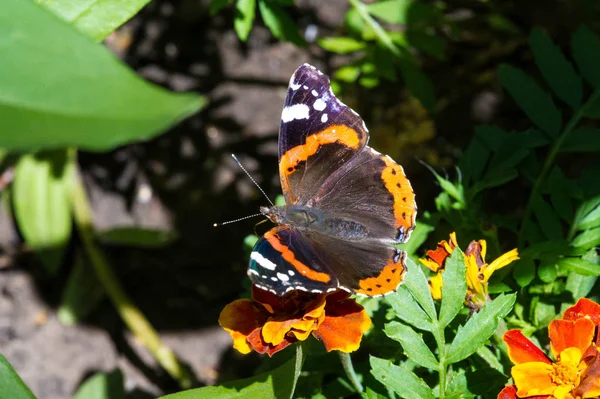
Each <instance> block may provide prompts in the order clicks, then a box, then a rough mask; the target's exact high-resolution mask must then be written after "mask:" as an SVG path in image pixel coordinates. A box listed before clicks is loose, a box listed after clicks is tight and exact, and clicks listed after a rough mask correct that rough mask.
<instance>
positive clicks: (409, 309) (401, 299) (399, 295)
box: [385, 285, 433, 331]
mask: <svg viewBox="0 0 600 399" xmlns="http://www.w3.org/2000/svg"><path fill="white" fill-rule="evenodd" d="M385 299H386V300H387V302H388V303H389V304H390V306H391V307H392V309H393V310H394V313H395V314H396V316H397V317H398V318H399V319H400V320H402V321H404V322H406V323H408V324H411V325H413V326H415V327H417V328H419V329H421V330H425V331H431V330H432V328H433V325H432V323H431V319H430V318H429V316H427V313H425V311H424V310H423V308H421V306H419V304H418V303H417V301H416V300H415V299H414V298H413V296H412V295H411V294H410V292H409V291H408V289H407V288H406V287H405V286H403V285H401V286H400V287H398V290H397V291H396V292H395V293H393V294H390V295H386V297H385Z"/></svg>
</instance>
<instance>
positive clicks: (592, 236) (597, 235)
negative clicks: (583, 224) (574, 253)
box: [571, 227, 600, 249]
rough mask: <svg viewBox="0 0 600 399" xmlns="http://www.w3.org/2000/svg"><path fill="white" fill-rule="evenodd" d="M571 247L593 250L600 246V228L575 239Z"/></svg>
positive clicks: (587, 231)
mask: <svg viewBox="0 0 600 399" xmlns="http://www.w3.org/2000/svg"><path fill="white" fill-rule="evenodd" d="M571 245H573V246H574V247H577V248H585V249H589V248H593V247H597V246H598V245H600V227H595V228H593V229H590V230H586V231H584V232H583V233H581V234H579V235H578V236H577V237H575V238H574V239H573V241H572V242H571Z"/></svg>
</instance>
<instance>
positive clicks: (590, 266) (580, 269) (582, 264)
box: [558, 258, 600, 276]
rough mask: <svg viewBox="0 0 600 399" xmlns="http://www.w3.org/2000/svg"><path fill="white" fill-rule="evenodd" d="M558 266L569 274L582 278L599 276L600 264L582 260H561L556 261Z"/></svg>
mask: <svg viewBox="0 0 600 399" xmlns="http://www.w3.org/2000/svg"><path fill="white" fill-rule="evenodd" d="M558 265H559V266H560V267H563V268H565V269H566V270H568V271H570V272H571V273H577V274H581V275H583V276H600V264H598V263H596V262H590V261H589V260H585V259H582V258H562V259H560V260H559V261H558Z"/></svg>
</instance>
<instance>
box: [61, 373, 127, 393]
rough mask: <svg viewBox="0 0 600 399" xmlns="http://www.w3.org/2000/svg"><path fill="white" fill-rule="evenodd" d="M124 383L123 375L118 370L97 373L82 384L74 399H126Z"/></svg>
mask: <svg viewBox="0 0 600 399" xmlns="http://www.w3.org/2000/svg"><path fill="white" fill-rule="evenodd" d="M123 383H124V382H123V374H122V373H121V371H120V370H118V369H117V370H114V371H112V372H110V373H97V374H95V375H93V376H92V377H90V378H88V379H87V380H85V381H84V382H83V384H81V386H80V387H79V388H78V389H77V392H75V395H73V399H125V388H124V386H123Z"/></svg>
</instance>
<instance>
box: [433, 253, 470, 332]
mask: <svg viewBox="0 0 600 399" xmlns="http://www.w3.org/2000/svg"><path fill="white" fill-rule="evenodd" d="M442 281H443V283H442V305H441V307H440V316H439V324H440V328H445V327H446V326H447V325H448V324H450V322H451V321H452V320H454V318H455V317H456V315H457V314H458V312H459V311H460V310H461V309H462V307H463V303H464V301H465V297H466V295H467V268H466V266H465V258H464V255H463V253H462V251H461V250H460V249H458V248H457V249H455V250H454V251H452V255H450V257H449V258H448V259H446V263H445V266H444V271H443V272H442Z"/></svg>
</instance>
